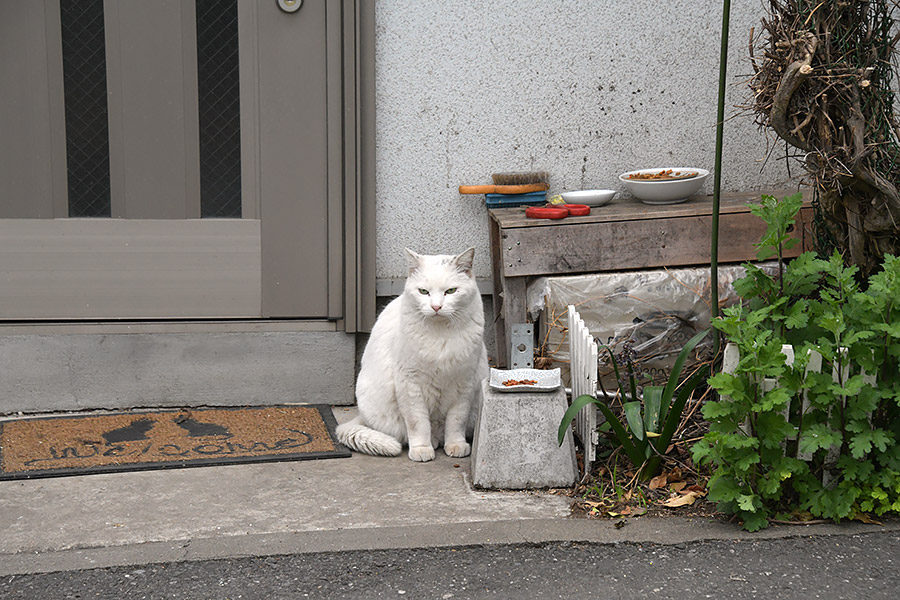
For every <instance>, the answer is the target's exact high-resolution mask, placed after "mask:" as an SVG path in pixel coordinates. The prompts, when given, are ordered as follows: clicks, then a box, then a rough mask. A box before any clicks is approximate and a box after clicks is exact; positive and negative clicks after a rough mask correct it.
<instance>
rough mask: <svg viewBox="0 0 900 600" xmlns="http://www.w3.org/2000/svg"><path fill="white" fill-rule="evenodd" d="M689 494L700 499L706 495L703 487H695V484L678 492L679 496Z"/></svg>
mask: <svg viewBox="0 0 900 600" xmlns="http://www.w3.org/2000/svg"><path fill="white" fill-rule="evenodd" d="M689 492H694V493H695V494H697V495H698V496H700V497H701V498H702V497H703V496H706V494H707V493H708V492H707V491H706V488H704V487H703V486H700V485H697V484H694V485H689V486H688V487H686V488H684V489H683V490H680V491H679V492H678V493H679V494H687V493H689Z"/></svg>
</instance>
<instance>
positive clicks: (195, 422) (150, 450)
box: [0, 404, 350, 480]
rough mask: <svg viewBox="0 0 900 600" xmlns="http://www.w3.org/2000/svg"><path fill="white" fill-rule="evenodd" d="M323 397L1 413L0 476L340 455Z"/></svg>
mask: <svg viewBox="0 0 900 600" xmlns="http://www.w3.org/2000/svg"><path fill="white" fill-rule="evenodd" d="M335 425H336V423H335V420H334V415H333V414H332V413H331V408H330V407H328V406H325V405H321V404H315V405H301V406H265V407H239V408H197V409H182V410H171V409H163V410H156V411H140V412H138V411H132V412H126V413H115V414H102V415H66V416H53V417H40V418H32V419H16V420H10V421H0V480H3V479H28V478H33V477H56V476H62V475H86V474H89V473H109V472H113V471H138V470H145V469H168V468H179V467H199V466H210V465H223V464H232V463H247V462H263V461H282V460H304V459H313V458H343V457H348V456H350V452H349V451H348V450H347V449H346V448H345V447H344V446H342V445H340V444H339V443H338V442H337V441H336V439H335V437H334V428H335Z"/></svg>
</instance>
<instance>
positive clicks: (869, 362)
mask: <svg viewBox="0 0 900 600" xmlns="http://www.w3.org/2000/svg"><path fill="white" fill-rule="evenodd" d="M799 208H800V206H799V204H798V203H797V202H796V199H795V197H789V198H788V199H786V202H784V203H782V204H780V205H773V204H772V203H771V201H770V200H767V199H766V198H764V199H763V208H760V209H758V210H757V211H755V212H756V214H758V215H759V216H761V217H762V218H764V219H766V222H767V225H768V230H767V232H766V236H765V237H764V238H763V241H762V242H761V243H760V252H761V254H762V253H768V254H763V255H767V256H772V254H771V252H773V251H774V253H775V255H777V256H782V254H781V250H783V249H784V244H785V241H786V236H787V233H788V230H789V228H790V227H791V225H792V224H793V221H794V216H795V215H796V212H797V211H798V210H799ZM735 288H736V289H737V290H738V292H739V293H740V295H741V296H742V297H743V298H744V299H745V300H747V302H746V303H745V304H744V305H737V306H733V307H730V308H726V309H725V310H724V311H723V316H722V317H721V318H719V319H716V320H715V321H714V322H713V326H714V327H715V328H716V329H718V330H719V331H721V332H722V333H724V334H725V336H726V337H727V338H728V341H730V342H731V343H732V344H734V345H735V346H736V347H737V348H738V351H739V355H740V360H739V361H738V363H737V365H736V366H735V368H734V369H733V371H732V372H729V373H724V372H723V373H718V374H716V375H714V376H713V377H711V378H710V379H709V384H710V386H711V387H713V388H714V389H716V390H717V391H718V392H719V394H720V398H719V399H718V400H717V401H714V402H707V403H706V404H705V405H704V406H703V408H702V412H703V416H704V417H705V418H706V419H707V420H708V421H709V423H710V431H709V433H708V434H706V435H705V436H704V438H703V440H702V441H700V442H699V443H698V444H696V445H695V446H694V447H693V449H692V453H693V456H694V459H695V460H697V461H698V462H700V463H701V464H709V465H712V466H714V467H715V470H714V472H713V474H712V476H711V478H710V481H709V484H708V488H709V499H710V500H713V501H716V502H718V503H719V506H720V508H721V509H723V510H725V511H726V512H729V513H732V514H735V515H737V516H738V517H739V518H740V519H741V520H742V521H743V526H744V528H745V529H748V530H751V531H754V530H757V529H760V528H762V527H765V526H766V525H767V524H768V522H769V520H770V519H771V518H773V515H785V514H791V513H795V512H798V511H806V512H808V513H810V514H812V515H813V516H815V517H820V518H828V519H833V520H840V519H844V518H853V517H856V516H859V515H860V514H861V513H868V512H874V513H875V514H884V513H886V512H889V511H893V512H900V446H898V444H897V441H898V440H900V369H898V365H900V319H898V314H900V307H898V304H900V260H898V259H897V258H896V257H893V256H891V255H888V256H886V258H885V261H884V263H883V265H882V269H881V271H880V272H878V273H877V274H875V275H872V276H871V277H870V278H869V280H868V281H867V282H864V285H863V284H861V283H860V282H859V281H858V273H857V269H856V267H846V266H845V265H844V261H843V259H842V257H841V256H840V255H839V254H837V253H835V254H833V255H832V256H831V257H830V258H829V259H828V260H823V259H821V258H818V257H816V256H815V255H814V254H813V253H809V252H807V253H804V254H802V255H800V257H798V258H796V259H794V260H792V261H791V262H790V263H788V264H783V263H781V261H780V268H779V274H778V275H770V274H768V273H766V272H765V271H764V270H763V269H761V268H759V267H755V266H752V265H747V276H746V277H745V278H744V279H743V280H740V281H739V282H737V283H736V284H735ZM785 345H790V346H792V347H793V350H794V354H795V358H794V361H793V363H790V361H789V360H788V359H787V356H786V355H785V353H784V351H783V348H784V346H785ZM819 360H821V368H813V363H814V362H818V361H819Z"/></svg>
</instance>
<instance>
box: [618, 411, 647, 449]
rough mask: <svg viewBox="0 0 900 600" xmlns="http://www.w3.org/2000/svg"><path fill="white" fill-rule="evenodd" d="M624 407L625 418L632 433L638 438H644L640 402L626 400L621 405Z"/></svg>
mask: <svg viewBox="0 0 900 600" xmlns="http://www.w3.org/2000/svg"><path fill="white" fill-rule="evenodd" d="M622 408H623V409H625V420H626V421H628V427H629V428H630V429H631V433H632V435H634V437H635V438H636V439H638V440H641V441H643V439H644V420H643V419H641V403H640V402H626V403H625V404H623V405H622Z"/></svg>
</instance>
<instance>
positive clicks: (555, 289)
mask: <svg viewBox="0 0 900 600" xmlns="http://www.w3.org/2000/svg"><path fill="white" fill-rule="evenodd" d="M761 266H762V267H763V268H764V269H766V270H768V269H770V268H771V269H775V268H777V267H776V265H775V264H774V263H772V264H766V265H761ZM744 274H745V270H744V268H743V267H741V266H726V267H719V305H720V306H722V307H725V306H729V305H732V304H734V303H736V302H738V301H739V297H738V295H737V294H736V293H735V291H734V286H733V283H734V281H735V280H736V279H740V278H741V277H743V276H744ZM709 292H710V270H709V268H693V269H661V270H654V271H634V272H619V273H599V274H593V275H574V276H560V277H541V278H539V279H536V280H534V281H533V282H532V283H531V284H530V285H529V287H528V309H529V313H530V315H531V317H532V319H533V320H534V322H537V323H539V332H540V333H539V335H540V338H539V343H540V344H539V353H540V355H541V358H540V359H539V363H541V366H542V367H560V368H561V369H562V371H563V379H564V381H566V382H567V381H568V380H569V378H568V363H569V345H568V341H567V335H566V334H567V332H568V316H567V306H568V305H569V304H572V305H574V306H575V310H577V311H578V313H579V314H580V315H581V318H582V319H583V320H584V323H585V325H586V326H587V327H588V329H589V330H590V332H591V335H593V336H594V338H595V339H596V340H597V342H598V343H599V344H600V345H601V347H600V351H599V353H598V363H599V376H600V383H601V385H602V386H603V387H604V389H605V390H606V391H608V392H614V391H615V390H616V381H615V377H614V373H613V369H612V364H611V362H610V357H609V352H607V351H606V349H604V348H603V347H602V346H608V347H609V348H610V349H611V350H612V352H613V354H614V355H615V357H616V359H617V362H618V363H619V364H620V365H622V366H623V367H624V365H625V364H626V363H627V362H628V361H629V360H630V361H631V362H632V364H633V365H634V367H635V373H634V374H635V376H636V379H637V380H638V384H639V385H641V384H646V383H649V382H655V383H659V382H662V381H665V379H667V378H668V376H669V371H670V370H671V367H672V365H673V364H674V362H675V358H676V357H677V356H678V353H679V352H680V351H681V349H682V347H683V346H684V344H685V343H686V342H687V341H688V340H689V339H691V337H693V336H694V334H695V333H697V332H699V331H702V330H703V329H706V328H707V327H709V322H710V312H711V311H710V293H709ZM711 346H712V342H711V338H709V337H708V338H707V339H706V340H704V342H703V343H702V344H700V345H699V346H697V351H695V354H694V357H692V358H693V361H692V362H694V363H697V362H701V361H702V360H706V359H708V358H709V352H710V350H711ZM620 371H621V372H622V373H624V372H625V369H624V368H623V369H620Z"/></svg>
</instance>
